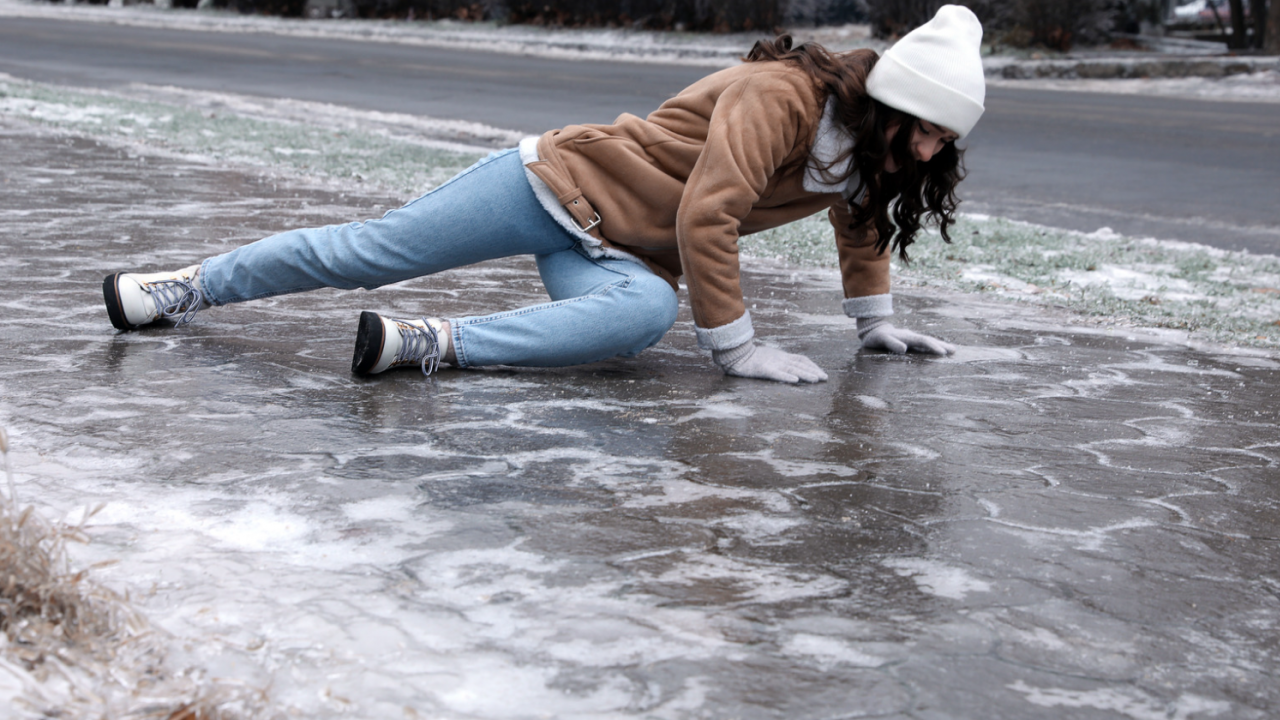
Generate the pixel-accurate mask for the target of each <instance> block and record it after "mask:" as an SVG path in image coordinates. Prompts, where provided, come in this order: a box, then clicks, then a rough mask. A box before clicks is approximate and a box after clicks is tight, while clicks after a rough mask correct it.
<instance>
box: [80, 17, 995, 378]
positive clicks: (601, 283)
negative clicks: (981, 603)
mask: <svg viewBox="0 0 1280 720" xmlns="http://www.w3.org/2000/svg"><path fill="white" fill-rule="evenodd" d="M981 38H982V28H981V26H980V25H979V23H978V20H977V18H976V17H974V15H973V13H971V12H970V11H969V10H967V9H966V8H963V7H959V6H954V5H948V6H945V7H943V8H942V9H941V10H939V11H938V14H937V15H936V16H935V17H934V19H933V20H931V21H930V22H929V23H927V24H925V25H923V26H921V27H920V28H917V29H916V30H914V31H913V32H911V33H910V34H908V35H907V36H906V37H904V38H903V39H902V40H901V41H899V42H898V43H897V44H896V45H895V46H894V47H893V48H891V49H890V50H888V51H887V52H886V53H885V54H884V56H883V57H877V55H876V54H875V53H874V52H872V51H870V50H861V51H855V52H852V53H847V54H843V55H839V56H831V55H828V54H827V53H826V52H825V51H824V50H822V49H821V48H820V47H815V46H805V47H801V48H797V49H794V50H793V49H791V43H790V38H787V37H785V36H784V37H783V38H780V39H779V40H777V41H774V42H772V43H763V42H762V43H757V44H756V47H755V48H753V49H752V51H751V54H750V55H749V57H748V58H747V60H748V61H747V62H746V63H744V64H742V65H740V66H738V67H734V68H731V69H728V70H723V71H721V72H717V73H714V74H712V75H710V76H708V77H706V78H704V79H703V80H701V81H699V82H697V83H695V84H693V85H692V86H690V87H689V88H687V89H685V90H684V91H683V92H681V93H680V94H679V95H677V96H676V97H674V98H672V99H671V100H669V101H667V102H666V103H664V104H663V105H662V107H660V108H659V109H658V110H656V111H655V112H654V113H653V114H651V115H650V116H649V117H648V118H646V119H641V118H638V117H635V116H633V115H622V116H621V117H619V118H618V119H617V120H616V121H615V122H614V124H612V125H574V126H569V127H565V128H562V129H560V130H553V131H551V132H548V133H546V134H545V135H543V136H542V137H540V138H529V139H526V140H525V141H524V142H522V143H520V147H519V148H513V149H511V150H506V151H502V152H498V153H494V154H493V155H490V156H489V157H488V158H485V159H484V160H481V161H480V162H479V163H477V164H476V165H474V166H472V167H471V168H469V169H467V170H466V171H464V172H462V173H461V174H460V175H458V176H457V177H455V178H453V179H452V180H450V181H449V182H447V183H445V184H444V185H442V186H440V187H439V188H436V189H435V190H433V191H431V192H429V193H427V194H426V195H424V196H422V197H420V198H418V199H417V200H415V201H413V202H411V203H409V204H408V205H406V206H404V207H403V208H400V209H397V210H393V211H391V212H389V213H387V214H386V215H385V216H384V217H383V218H382V219H380V220H374V221H369V222H366V223H352V224H349V225H335V226H330V227H325V228H317V229H306V230H293V231H289V232H285V233H281V234H279V235H274V236H272V237H269V238H266V239H264V240H260V241H258V242H255V243H252V244H250V245H246V246H244V247H240V248H238V249H236V250H233V251H231V252H229V253H226V254H224V255H220V256H217V257H213V258H210V259H208V260H205V261H204V262H203V263H201V264H200V265H196V266H192V267H189V268H185V269H183V270H179V271H176V272H169V273H155V274H131V273H117V274H114V275H111V276H108V277H107V278H106V280H105V281H104V283H103V294H104V297H105V300H106V304H107V312H108V314H109V315H110V317H111V322H112V324H114V325H115V326H116V327H117V328H120V329H122V330H124V329H133V328H136V327H138V326H141V325H144V324H147V323H150V322H154V321H156V320H158V319H162V318H176V319H177V324H178V325H183V324H185V323H187V322H189V321H190V320H191V319H192V317H193V316H194V315H195V313H196V312H197V311H199V310H200V309H202V308H205V307H209V306H218V305H224V304H227V303H232V302H241V301H244V300H252V299H254V298H260V297H267V296H271V295H279V294H283V293H290V292H300V291H303V290H312V289H316V288H321V287H338V288H357V287H364V288H375V287H378V286H381V285H386V284H389V283H394V282H400V281H402V280H406V279H409V278H413V277H418V276H421V275H427V274H430V273H435V272H439V271H441V270H446V269H449V268H453V267H458V266H461V265H468V264H471V263H476V262H480V261H483V260H489V259H493V258H498V257H506V256H510V255H518V254H532V255H534V256H535V257H536V259H537V265H538V271H539V273H540V274H541V277H542V280H543V283H544V284H545V285H546V288H547V292H548V294H549V295H550V296H551V300H552V302H550V303H545V304H542V305H536V306H533V307H528V308H522V309H519V310H513V311H508V312H500V313H497V314H494V315H488V316H484V317H468V318H433V317H426V318H421V319H403V318H388V317H382V316H379V315H377V314H376V313H372V312H365V313H362V314H361V317H360V324H359V328H358V331H357V337H356V349H355V356H354V358H353V360H352V370H353V371H354V372H357V373H361V374H374V373H379V372H382V371H383V370H386V369H388V368H392V367H398V366H407V365H416V366H418V367H421V368H422V370H423V372H425V373H428V374H429V373H430V372H432V371H433V370H435V368H436V367H438V365H439V364H440V363H442V362H444V363H449V364H452V365H455V366H457V367H473V366H484V365H499V364H500V365H525V366H542V367H553V366H564V365H573V364H578V363H587V362H593V361H597V360H603V359H606V358H610V357H615V356H623V357H631V356H634V355H635V354H637V353H639V352H640V351H642V350H644V349H645V348H648V347H650V346H652V345H654V344H656V343H657V342H658V341H659V340H660V339H661V338H662V336H663V335H664V334H665V333H666V331H667V330H668V329H670V327H671V326H672V324H674V322H675V318H676V307H677V306H676V288H677V279H678V278H679V277H681V276H682V275H683V276H684V277H685V282H686V284H687V286H688V289H689V301H690V304H691V305H692V309H693V317H694V322H695V326H696V332H697V337H698V343H699V345H700V346H701V347H702V348H704V349H708V350H710V351H711V355H712V358H713V359H714V361H715V362H716V363H717V364H718V365H719V366H720V367H721V368H722V369H723V370H724V371H725V372H726V373H727V374H730V375H737V376H741V377H751V378H762V379H768V380H777V381H782V382H791V383H795V382H819V381H822V380H826V379H827V375H826V373H825V372H823V371H822V369H821V368H819V367H818V366H817V365H816V364H814V363H813V362H812V361H810V360H809V359H808V358H806V357H804V356H802V355H797V354H793V353H788V352H784V351H782V350H779V349H776V348H772V347H768V346H764V345H757V344H755V343H754V341H753V337H754V331H753V329H752V326H751V315H750V313H749V312H747V310H746V306H745V304H744V303H743V299H742V291H741V288H740V286H739V267H738V252H737V241H738V238H739V237H740V236H741V235H745V234H748V233H752V232H758V231H761V230H765V229H768V228H772V227H777V226H779V225H782V224H785V223H788V222H792V221H794V220H798V219H801V218H803V217H806V216H808V215H812V214H813V213H815V212H818V211H821V210H827V211H828V216H829V218H830V220H831V223H832V226H833V227H834V229H835V236H836V245H837V248H838V252H839V258H840V271H841V276H842V280H843V285H844V293H845V300H844V305H843V308H844V311H845V313H846V314H847V315H848V316H850V317H852V318H856V319H857V329H858V336H859V338H860V339H861V340H862V344H863V346H864V347H869V348H878V349H886V350H890V351H893V352H899V353H901V352H906V351H907V350H915V351H919V352H926V353H935V354H946V353H949V352H952V351H953V350H952V348H951V347H950V346H949V345H947V344H946V343H943V342H940V341H938V340H935V339H933V338H930V337H927V336H924V335H919V334H916V333H913V332H911V331H908V330H903V329H899V328H896V327H894V326H893V325H892V324H890V323H889V322H888V321H887V320H886V319H885V318H886V317H887V316H888V315H890V314H892V312H893V304H892V297H891V295H890V294H889V257H890V254H891V253H890V249H891V248H896V249H897V250H898V251H899V253H900V255H901V256H902V257H903V258H904V259H905V258H906V249H907V246H908V245H910V244H911V242H912V240H913V239H914V236H915V235H916V233H917V231H918V230H919V228H920V224H921V219H922V216H923V217H925V218H926V219H932V220H936V221H938V222H939V223H940V226H941V229H942V233H943V237H944V238H947V232H946V231H947V227H948V226H949V225H950V224H951V223H953V222H954V216H955V211H956V205H957V200H956V197H955V193H954V189H955V185H956V183H957V182H959V180H960V179H961V177H962V170H961V154H962V153H961V151H960V150H958V149H957V148H956V147H955V145H954V141H955V140H957V139H959V138H962V137H964V136H965V135H967V134H968V133H969V131H970V129H972V127H973V125H974V124H975V123H976V122H977V120H978V118H979V116H981V114H982V111H983V104H982V103H983V99H984V96H985V85H984V82H983V74H982V64H981V60H980V57H979V44H980V42H981ZM890 214H892V221H891V220H890Z"/></svg>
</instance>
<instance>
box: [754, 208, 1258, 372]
mask: <svg viewBox="0 0 1280 720" xmlns="http://www.w3.org/2000/svg"><path fill="white" fill-rule="evenodd" d="M951 235H952V239H953V240H954V243H953V244H951V245H947V244H945V243H943V242H942V238H941V237H940V236H939V235H938V234H937V232H936V231H934V232H932V233H929V234H922V236H921V237H920V238H919V240H918V241H917V243H916V244H915V245H912V247H911V253H910V254H911V258H912V262H911V263H910V264H909V265H905V266H904V265H902V264H900V263H899V264H897V266H896V272H897V280H898V282H899V283H901V282H904V281H905V282H906V283H909V284H914V285H928V286H940V287H943V288H946V289H949V290H957V291H963V292H979V293H984V294H990V295H992V296H998V297H1001V298H1006V299H1009V300H1011V301H1018V302H1031V303H1041V304H1046V305H1053V306H1056V307H1062V308H1066V309H1069V310H1072V311H1075V312H1078V313H1081V314H1083V315H1086V316H1089V317H1091V318H1093V319H1094V320H1095V321H1096V322H1100V323H1108V324H1119V325H1134V326H1146V327H1159V328H1174V329H1180V330H1186V331H1189V332H1190V333H1192V334H1193V335H1194V336H1195V337H1197V338H1199V339H1202V340H1205V341H1209V342H1215V343H1225V344H1231V345H1241V346H1251V347H1263V348H1275V347H1277V346H1280V258H1277V257H1275V256H1270V255H1250V254H1248V253H1240V252H1227V251H1224V250H1218V249H1215V248H1210V247H1207V246H1203V245H1195V244H1191V243H1181V242H1169V241H1159V240H1153V239H1136V238H1129V237H1124V236H1122V235H1118V234H1116V233H1114V232H1111V231H1110V230H1109V229H1106V228H1104V229H1102V230H1099V231H1097V232H1095V233H1090V234H1084V233H1078V232H1070V231H1066V230H1057V229H1054V228H1047V227H1043V226H1039V225H1032V224H1029V223H1020V222H1014V221H1010V220H1003V219H993V218H987V217H983V216H976V215H975V216H965V217H963V218H962V219H961V220H960V222H959V224H958V225H957V226H956V228H955V229H954V230H952V231H951ZM741 246H742V250H743V252H745V253H748V254H751V255H756V256H760V257H773V258H779V259H782V260H785V261H787V262H792V263H796V264H799V265H811V266H824V267H836V255H835V248H834V245H833V241H832V231H831V227H830V225H829V224H828V223H827V221H826V219H825V217H824V216H822V215H818V216H815V217H812V218H809V219H807V220H803V221H801V222H798V223H794V224H792V225H789V226H785V227H781V228H777V229H775V230H770V231H768V232H763V233H760V234H758V235H753V236H750V237H747V238H743V240H742V242H741Z"/></svg>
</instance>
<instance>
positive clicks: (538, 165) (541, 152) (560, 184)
mask: <svg viewBox="0 0 1280 720" xmlns="http://www.w3.org/2000/svg"><path fill="white" fill-rule="evenodd" d="M538 158H539V159H538V161H537V162H531V163H529V164H528V165H526V166H525V167H527V168H529V171H530V172H532V173H533V174H534V175H536V176H538V179H539V180H541V181H542V182H544V183H546V186H547V187H548V188H550V189H551V192H553V193H555V195H556V202H558V203H560V204H561V205H563V206H564V209H565V210H567V211H568V212H569V215H570V217H572V218H573V221H574V222H575V223H577V225H578V227H579V228H580V229H581V230H582V232H584V233H586V234H588V235H590V236H591V237H593V238H595V239H597V240H604V237H603V236H602V235H601V234H600V213H598V212H596V209H595V208H593V207H591V203H590V202H588V201H587V198H586V197H584V196H583V195H582V188H580V187H578V186H577V185H574V184H573V181H572V180H569V177H570V175H569V172H568V169H567V168H565V166H564V163H563V162H562V161H561V160H560V158H559V156H557V155H556V152H555V148H553V147H548V146H547V144H546V143H545V137H544V138H543V139H541V140H539V141H538Z"/></svg>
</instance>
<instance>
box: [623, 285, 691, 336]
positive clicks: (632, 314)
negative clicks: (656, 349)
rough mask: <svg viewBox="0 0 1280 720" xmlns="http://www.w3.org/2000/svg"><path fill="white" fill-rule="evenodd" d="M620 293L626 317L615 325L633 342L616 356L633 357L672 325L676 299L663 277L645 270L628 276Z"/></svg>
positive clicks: (677, 304) (675, 311)
mask: <svg viewBox="0 0 1280 720" xmlns="http://www.w3.org/2000/svg"><path fill="white" fill-rule="evenodd" d="M624 292H625V294H626V316H627V317H626V319H625V321H624V322H620V323H619V324H620V325H625V326H626V327H627V328H628V329H629V330H630V331H631V337H632V338H634V344H633V345H632V347H630V348H628V349H627V350H626V351H624V352H621V353H619V355H621V356H622V357H634V356H635V355H638V354H639V353H640V352H641V351H642V350H645V349H646V348H650V347H653V346H654V345H657V344H658V341H660V340H662V337H663V336H664V335H666V334H667V331H668V330H670V329H671V326H672V325H675V323H676V313H677V311H678V310H679V302H678V300H677V298H676V293H675V291H674V290H672V289H671V286H670V285H669V284H667V281H666V280H663V279H662V278H660V277H658V276H657V275H654V274H652V273H647V272H641V273H636V274H635V275H634V276H632V278H631V280H630V282H628V283H627V284H626V287H625V290H624ZM619 320H622V318H619Z"/></svg>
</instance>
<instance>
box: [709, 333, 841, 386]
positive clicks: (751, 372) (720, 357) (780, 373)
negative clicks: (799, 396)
mask: <svg viewBox="0 0 1280 720" xmlns="http://www.w3.org/2000/svg"><path fill="white" fill-rule="evenodd" d="M711 357H712V359H713V360H715V361H716V364H717V365H719V366H720V369H722V370H724V372H725V374H726V375H736V376H738V377H745V378H759V379H761V380H777V381H778V382H785V383H799V382H822V381H823V380H826V379H827V374H826V373H825V372H823V371H822V368H820V367H818V366H817V365H815V364H814V362H813V361H812V360H810V359H809V358H807V357H805V356H803V355H796V354H795V353H789V352H785V351H783V350H779V349H777V348H771V347H768V346H765V345H756V344H755V341H753V340H748V341H746V342H745V343H743V344H741V345H739V346H738V347H735V348H729V349H728V350H712V351H711Z"/></svg>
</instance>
